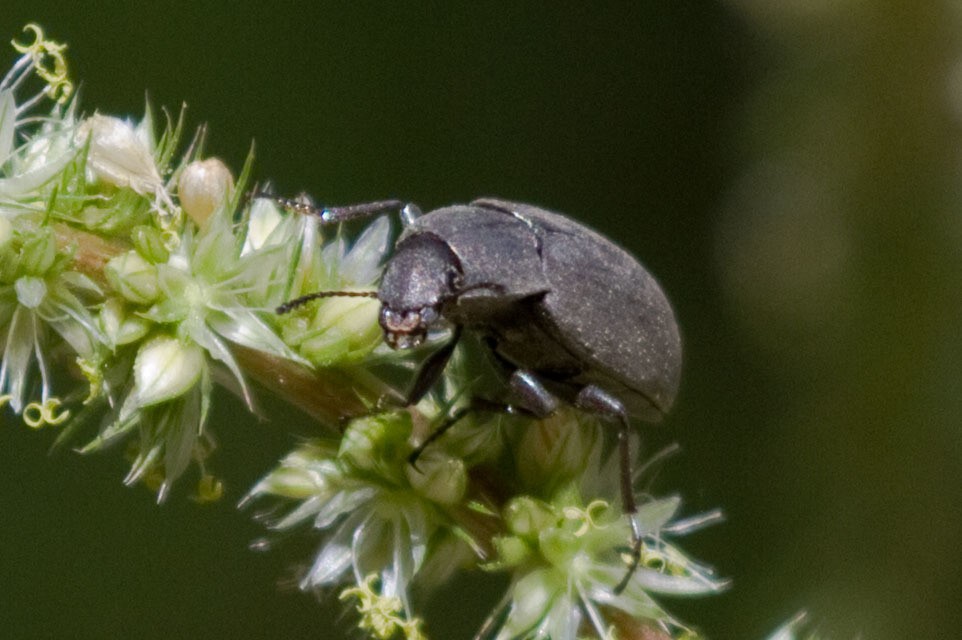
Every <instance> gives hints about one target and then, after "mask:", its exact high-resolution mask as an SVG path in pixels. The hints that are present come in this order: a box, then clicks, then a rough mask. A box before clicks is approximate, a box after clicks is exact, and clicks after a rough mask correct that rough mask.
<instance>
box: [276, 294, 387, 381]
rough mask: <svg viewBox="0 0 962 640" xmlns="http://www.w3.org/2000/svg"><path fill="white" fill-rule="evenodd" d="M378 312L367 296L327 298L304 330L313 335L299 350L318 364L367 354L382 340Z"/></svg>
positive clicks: (328, 363) (375, 305)
mask: <svg viewBox="0 0 962 640" xmlns="http://www.w3.org/2000/svg"><path fill="white" fill-rule="evenodd" d="M379 312H380V306H379V304H378V302H377V300H372V299H370V298H331V299H330V300H326V301H325V302H324V303H322V304H319V305H318V306H317V311H316V312H315V316H314V318H313V319H312V320H311V322H310V327H311V328H310V329H307V332H308V334H309V335H310V334H311V333H313V335H310V337H308V338H307V339H304V340H303V342H301V345H300V352H301V353H302V354H303V355H304V357H305V358H307V359H308V360H310V361H311V362H314V363H316V364H319V365H321V366H327V365H331V364H335V363H338V362H344V361H346V360H350V359H352V358H357V357H363V356H365V355H367V354H368V353H370V352H371V351H372V350H374V348H375V347H377V345H379V344H380V343H381V340H382V337H381V327H380V326H379V325H378V322H377V317H378V313H379ZM302 330H303V328H302ZM291 337H292V338H294V339H295V340H296V337H295V336H291Z"/></svg>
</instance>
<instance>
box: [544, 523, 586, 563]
mask: <svg viewBox="0 0 962 640" xmlns="http://www.w3.org/2000/svg"><path fill="white" fill-rule="evenodd" d="M582 546H583V545H582V541H581V540H580V539H579V538H578V536H576V535H575V534H574V532H573V531H568V530H566V529H545V530H544V531H542V532H541V535H540V536H538V548H539V549H540V550H541V555H543V556H544V557H545V560H547V561H548V562H550V563H551V564H553V565H555V566H565V565H567V564H568V563H569V561H570V560H571V558H572V556H573V555H574V554H575V553H577V552H578V551H579V550H580V549H581V548H582Z"/></svg>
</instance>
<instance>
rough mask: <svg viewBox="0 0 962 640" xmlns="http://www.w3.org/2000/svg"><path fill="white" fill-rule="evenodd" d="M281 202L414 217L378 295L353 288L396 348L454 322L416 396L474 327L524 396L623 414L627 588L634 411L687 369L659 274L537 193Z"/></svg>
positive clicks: (653, 417) (327, 213) (339, 214)
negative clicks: (437, 204)
mask: <svg viewBox="0 0 962 640" xmlns="http://www.w3.org/2000/svg"><path fill="white" fill-rule="evenodd" d="M275 200H277V201H278V202H280V203H281V204H282V205H284V206H286V207H288V208H290V209H292V210H295V211H297V212H300V213H305V214H310V215H315V216H317V217H319V218H320V219H321V221H322V222H326V223H334V222H342V221H345V220H350V219H356V218H362V217H368V216H372V215H377V214H380V213H385V212H390V211H400V212H401V214H402V219H403V220H404V222H405V228H404V231H403V232H402V233H401V235H400V237H399V238H398V240H397V243H396V245H395V248H394V253H393V255H392V256H391V257H390V258H389V260H388V262H387V265H386V267H385V271H384V274H383V276H382V278H381V283H380V286H379V288H378V291H377V293H376V294H373V293H370V294H368V293H360V294H353V295H370V296H371V297H376V298H377V299H378V300H379V301H380V303H381V311H380V318H379V321H380V325H381V328H382V329H383V331H384V338H385V341H386V342H387V343H388V345H390V346H391V347H392V348H395V349H407V348H411V347H414V346H417V345H419V344H421V342H422V341H423V340H424V339H425V337H426V335H427V332H428V330H429V329H431V328H432V327H433V326H434V325H435V324H437V323H438V322H440V321H442V319H443V320H445V321H447V322H448V323H450V324H451V325H452V326H453V327H454V329H453V332H452V334H451V338H450V339H449V340H448V341H447V343H445V344H444V346H442V347H440V348H439V349H438V350H437V351H435V352H434V353H433V354H432V355H431V356H430V357H429V358H428V359H427V360H426V361H425V363H424V365H423V366H422V367H421V370H420V372H419V373H418V375H417V376H416V379H415V382H414V384H413V386H412V389H411V391H410V393H409V395H408V398H407V400H408V402H409V403H412V404H413V403H415V402H417V401H418V400H420V398H421V397H423V396H424V394H425V393H427V392H428V391H429V390H430V388H431V386H432V384H433V383H434V382H435V381H436V380H437V379H438V377H439V376H440V375H441V373H442V371H443V370H444V367H445V365H446V364H447V361H448V359H449V358H450V356H451V353H452V352H453V350H454V347H455V345H456V344H457V342H458V340H459V338H460V336H461V333H462V330H465V329H466V330H469V331H473V332H476V333H478V334H479V335H480V336H481V337H482V338H483V339H484V340H485V342H486V343H487V344H488V345H489V347H490V349H491V352H492V353H493V354H494V356H495V357H496V359H497V360H499V361H501V362H502V363H503V364H504V365H505V366H506V368H507V370H508V371H509V372H510V373H509V375H508V386H509V388H510V390H511V392H512V394H513V396H514V399H515V406H520V407H521V408H523V409H524V410H527V411H529V412H531V413H533V414H534V415H536V416H539V417H544V416H547V415H549V414H550V413H552V412H553V411H554V410H555V409H556V408H557V407H558V402H559V399H560V400H564V401H566V402H569V403H571V404H574V405H575V406H577V407H579V408H581V409H583V410H586V411H589V412H593V413H595V414H598V415H600V416H602V417H605V418H607V419H611V420H616V421H617V422H618V425H619V429H618V445H619V462H620V467H621V494H622V502H623V508H624V511H625V513H626V514H627V515H628V517H629V520H630V523H631V531H632V543H633V544H632V546H633V549H632V551H633V553H632V557H633V562H632V564H631V566H630V568H629V571H628V574H627V575H626V576H625V577H624V579H622V581H621V583H620V584H619V585H618V586H617V587H616V588H615V592H616V593H617V592H620V591H621V590H622V589H623V588H624V587H625V586H626V585H627V582H628V580H629V579H630V577H631V575H632V573H633V571H634V569H635V567H636V566H637V562H638V557H639V553H640V546H641V534H640V530H639V526H638V523H637V520H636V518H635V517H634V514H635V513H636V512H637V506H636V504H635V498H634V491H633V489H632V474H631V459H630V448H629V434H630V431H629V426H630V425H629V417H635V418H639V419H641V420H645V421H648V422H657V421H659V420H661V418H662V417H663V416H664V414H665V413H666V412H667V411H668V409H669V408H670V407H671V405H672V402H673V401H674V399H675V395H676V393H677V390H678V384H679V378H680V374H681V340H680V337H679V333H678V325H677V322H676V321H675V316H674V313H673V311H672V309H671V305H670V304H669V302H668V300H667V298H666V297H665V295H664V293H662V290H661V288H660V287H659V285H658V283H657V282H656V281H655V279H654V278H653V277H652V276H651V274H649V273H648V271H647V270H645V268H644V267H642V266H641V264H639V262H638V261H637V260H636V259H635V258H633V257H632V256H631V255H630V254H628V253H627V252H626V251H624V250H623V249H621V248H620V247H619V246H617V245H616V244H615V243H613V242H611V241H610V240H608V239H607V238H605V237H604V236H602V235H600V234H598V233H597V232H595V231H593V230H591V229H589V228H587V227H585V226H583V225H581V224H579V223H577V222H574V221H573V220H571V219H570V218H568V217H566V216H564V215H562V214H559V213H554V212H551V211H548V210H546V209H542V208H540V207H536V206H533V205H529V204H522V203H515V202H508V201H504V200H498V199H493V198H484V199H480V200H475V201H474V202H472V203H471V204H468V205H453V206H449V207H443V208H441V209H437V210H435V211H431V212H429V213H427V214H425V215H420V211H419V210H418V209H417V207H415V206H413V205H410V204H405V203H403V202H401V201H398V200H385V201H380V202H372V203H367V204H362V205H355V206H350V207H336V208H321V209H319V208H315V207H312V206H310V205H306V204H304V203H301V202H299V201H293V200H288V199H284V198H275ZM335 295H352V294H351V293H346V292H318V293H314V294H309V295H306V296H303V297H301V298H297V299H295V300H291V301H290V302H287V303H286V304H284V305H282V306H281V307H279V308H278V310H277V311H278V313H286V312H287V311H290V310H291V309H293V308H295V307H298V306H300V305H302V304H304V303H306V302H308V301H310V300H313V299H316V298H321V297H329V296H335ZM437 435H438V432H436V433H435V434H432V436H431V437H430V438H429V441H430V440H433V439H434V437H436V436H437ZM426 444H427V443H424V444H422V448H423V446H425V445H426ZM419 451H420V450H419Z"/></svg>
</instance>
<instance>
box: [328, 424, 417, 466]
mask: <svg viewBox="0 0 962 640" xmlns="http://www.w3.org/2000/svg"><path fill="white" fill-rule="evenodd" d="M410 435H411V414H409V413H407V412H395V413H383V414H379V415H374V416H365V417H363V418H357V419H356V420H354V421H352V422H351V424H350V425H349V426H348V427H347V429H346V430H345V431H344V436H343V437H342V438H341V446H340V449H339V450H338V452H337V457H338V460H341V461H343V462H344V463H346V464H348V465H349V466H351V467H353V468H354V469H358V470H362V471H370V472H375V473H383V472H384V471H386V470H387V469H388V468H401V466H402V465H406V464H407V455H408V452H410V450H411V449H410V446H409V445H408V443H407V440H408V438H409V437H410Z"/></svg>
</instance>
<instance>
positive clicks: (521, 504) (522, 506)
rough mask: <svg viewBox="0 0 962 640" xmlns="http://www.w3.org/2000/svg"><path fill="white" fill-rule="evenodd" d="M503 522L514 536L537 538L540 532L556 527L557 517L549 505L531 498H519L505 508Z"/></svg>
mask: <svg viewBox="0 0 962 640" xmlns="http://www.w3.org/2000/svg"><path fill="white" fill-rule="evenodd" d="M504 522H505V524H507V525H508V530H509V531H510V532H511V533H513V534H515V535H518V536H522V537H537V535H538V533H539V532H540V531H542V530H544V529H547V528H549V527H556V526H557V525H558V515H557V514H556V513H555V511H554V509H552V508H551V505H550V504H548V503H546V502H543V501H541V500H538V499H537V498H532V497H531V496H520V497H517V498H515V499H514V500H512V501H511V502H509V503H508V504H507V506H505V508H504Z"/></svg>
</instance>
